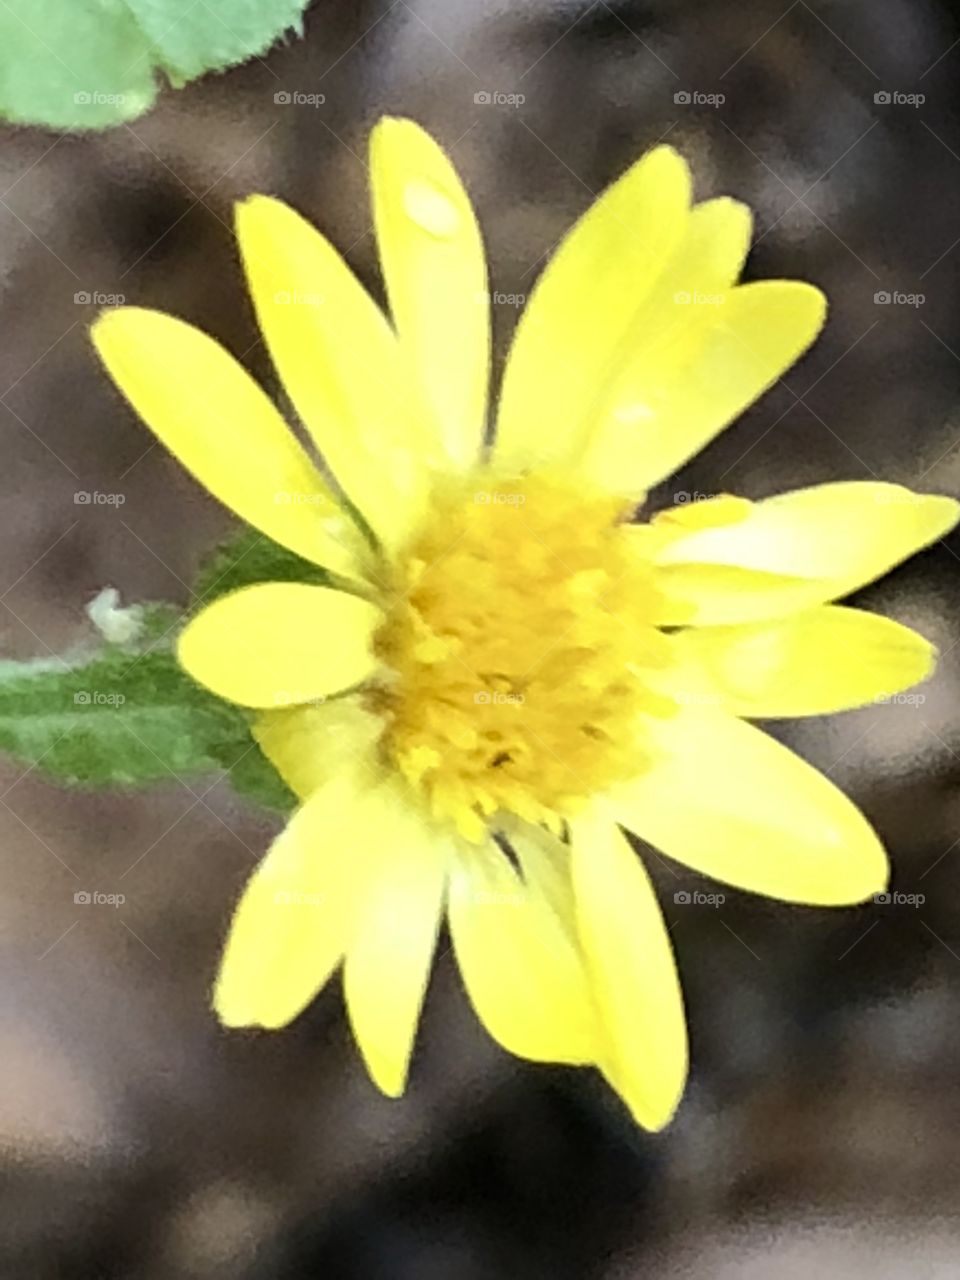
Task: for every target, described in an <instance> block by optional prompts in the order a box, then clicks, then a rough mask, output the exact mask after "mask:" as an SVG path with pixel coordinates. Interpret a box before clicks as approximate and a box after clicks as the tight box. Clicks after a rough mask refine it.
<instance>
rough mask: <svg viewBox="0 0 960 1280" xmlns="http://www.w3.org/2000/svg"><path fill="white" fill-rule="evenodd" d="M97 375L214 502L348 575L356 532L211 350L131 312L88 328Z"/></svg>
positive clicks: (253, 390) (241, 377)
mask: <svg viewBox="0 0 960 1280" xmlns="http://www.w3.org/2000/svg"><path fill="white" fill-rule="evenodd" d="M91 336H92V338H93V342H94V345H95V346H96V348H97V351H98V353H99V355H100V359H101V360H102V361H103V363H104V365H105V366H106V368H107V372H108V373H109V374H110V376H111V378H113V380H114V382H115V383H116V384H117V386H118V387H119V388H120V390H121V391H122V392H123V394H124V395H125V396H126V398H127V399H128V400H129V402H130V404H131V405H132V406H133V408H134V409H135V410H136V412H137V413H138V414H139V415H140V416H141V418H143V420H144V422H146V424H147V426H148V427H149V428H150V430H151V431H152V432H153V433H154V435H156V436H157V437H158V438H159V439H160V441H161V442H162V443H163V444H164V445H166V447H167V448H168V449H169V450H170V452H171V453H173V454H174V455H175V457H176V458H177V459H178V460H179V461H180V462H181V463H182V464H183V466H184V467H186V469H187V470H188V471H189V472H190V473H191V474H192V475H194V476H195V477H196V478H197V480H199V481H200V483H201V484H202V485H204V487H205V488H207V489H209V491H210V492H211V493H212V494H213V496H214V497H215V498H219V500H220V501H221V502H223V503H225V504H226V505H227V506H228V507H230V508H231V510H233V511H235V512H236V513H237V515H238V516H241V517H242V518H243V519H244V520H246V521H248V522H249V523H250V524H252V525H253V526H254V527H255V528H257V529H259V530H260V531H261V532H262V533H265V534H267V536H268V537H271V538H273V539H274V540H275V541H276V542H279V543H281V544H282V545H283V546H285V547H289V548H290V550H291V551H296V552H297V553H298V554H299V555H302V556H306V558H307V559H308V560H312V561H313V562H314V563H316V564H321V565H323V566H324V567H325V568H327V569H332V570H334V571H335V572H337V573H343V574H352V573H356V572H357V569H356V562H355V556H354V551H353V548H355V547H356V545H357V540H356V530H355V529H354V528H353V526H352V524H351V522H350V521H349V520H348V519H347V518H346V517H345V516H344V513H343V509H342V508H341V507H340V506H339V505H338V503H337V502H336V501H335V499H334V497H333V495H332V494H331V492H330V489H329V487H328V485H327V484H326V482H325V481H324V480H323V478H322V477H321V475H320V473H319V472H318V471H317V469H316V467H314V465H313V464H312V463H311V461H310V459H309V458H308V457H307V455H306V453H305V452H304V450H303V449H302V448H301V447H300V445H299V444H298V443H297V441H296V439H295V437H294V436H293V434H292V432H290V431H289V429H288V428H287V425H286V423H285V422H284V421H283V419H282V418H281V416H280V414H279V413H278V412H277V410H276V409H275V408H274V406H273V404H272V403H271V402H270V400H269V399H268V397H267V396H266V395H265V393H264V392H263V391H262V390H261V388H260V387H259V386H258V385H257V384H256V382H254V380H253V379H252V378H251V377H250V375H249V374H248V373H247V372H246V370H245V369H243V368H242V367H241V365H239V364H238V363H237V361H236V360H234V358H233V356H231V355H230V354H229V353H228V352H227V351H225V350H224V348H223V347H221V346H220V345H219V343H217V342H214V340H213V339H212V338H210V337H208V336H207V334H205V333H203V332H202V331H201V330H200V329H195V328H194V327H193V326H192V325H189V324H185V323H184V321H182V320H177V319H175V318H174V317H173V316H167V315H164V314H163V313H162V312H159V311H145V310H142V309H141V308H139V307H121V308H119V309H118V310H116V311H108V312H106V313H105V314H104V315H102V316H101V317H100V319H99V320H97V322H96V324H95V325H94V326H93V330H92V334H91Z"/></svg>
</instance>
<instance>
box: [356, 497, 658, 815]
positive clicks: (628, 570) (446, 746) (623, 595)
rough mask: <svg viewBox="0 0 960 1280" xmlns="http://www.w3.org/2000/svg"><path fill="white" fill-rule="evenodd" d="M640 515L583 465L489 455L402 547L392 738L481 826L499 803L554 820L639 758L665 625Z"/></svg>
mask: <svg viewBox="0 0 960 1280" xmlns="http://www.w3.org/2000/svg"><path fill="white" fill-rule="evenodd" d="M628 516H629V510H624V506H623V500H622V499H619V498H615V497H611V496H610V495H609V494H598V493H586V494H584V492H583V490H582V488H581V487H580V486H579V485H577V484H576V482H575V481H574V480H572V479H571V480H565V479H561V478H553V477H544V476H537V477H536V478H530V477H527V476H521V477H510V476H495V475H492V474H491V473H490V472H479V473H476V474H475V475H474V477H473V478H472V480H471V481H469V482H467V483H465V482H463V481H462V480H461V481H459V482H457V483H456V484H448V485H447V486H446V487H441V488H440V489H439V490H438V492H437V494H436V495H435V498H434V501H433V503H432V506H431V510H430V514H429V516H428V517H427V519H426V520H425V521H424V523H423V525H422V526H421V528H420V529H419V531H418V532H417V534H416V536H415V537H414V538H413V539H412V540H411V543H410V545H409V547H408V548H407V549H406V552H405V553H404V554H403V555H402V556H400V557H399V558H398V561H397V565H396V570H395V573H396V576H395V578H394V580H393V581H392V583H391V588H392V591H393V603H392V604H391V605H390V606H389V607H388V612H387V618H386V621H385V623H384V624H383V626H382V627H381V629H380V631H379V633H378V635H377V637H376V640H375V647H376V651H377V654H378V656H379V657H380V659H381V661H382V662H383V663H384V665H385V666H386V667H387V668H388V669H389V670H390V671H391V672H392V677H391V678H390V679H388V681H387V682H386V683H384V684H383V685H381V686H378V688H377V689H376V690H375V691H374V692H373V693H372V694H371V699H372V705H373V707H374V708H375V709H376V711H377V712H378V714H379V715H380V716H381V718H382V719H383V721H384V722H385V729H384V732H383V737H382V741H381V746H382V748H383V750H384V751H385V753H386V755H387V756H388V758H389V759H390V761H391V762H392V763H393V764H394V765H395V767H396V768H398V769H399V770H400V771H401V773H402V774H403V775H404V777H405V778H406V779H407V780H408V781H409V782H410V784H411V785H412V786H414V787H415V788H417V789H418V790H419V791H420V792H421V794H422V795H423V797H424V799H425V800H426V802H427V804H428V806H429V808H430V810H431V811H432V813H433V814H434V815H435V816H436V817H438V818H445V819H451V820H452V821H453V822H454V823H455V824H456V826H457V827H458V829H459V830H460V832H461V833H462V834H463V835H464V836H465V837H466V838H468V839H471V840H479V839H480V838H482V836H483V833H484V830H485V821H484V820H485V819H486V818H489V817H490V816H491V815H493V814H495V813H497V812H498V811H505V812H510V813H514V814H517V815H519V816H520V817H522V818H524V819H527V820H528V821H531V822H543V823H546V824H547V825H548V826H551V827H552V828H554V829H557V828H559V827H560V826H561V825H562V822H563V820H564V818H565V816H567V815H568V814H570V813H571V812H573V811H574V810H575V809H576V808H577V807H579V806H580V805H581V804H582V803H583V802H584V801H585V800H586V799H587V798H588V797H590V796H592V795H595V794H596V793H598V792H600V791H602V790H604V789H605V788H606V787H608V786H610V785H611V784H612V783H614V782H618V781H621V780H624V779H626V778H628V777H631V776H634V775H635V774H636V773H637V772H638V770H639V769H640V768H641V767H642V763H643V761H642V758H641V756H640V755H639V752H638V747H637V718H638V716H639V715H640V714H641V713H643V712H645V711H646V712H650V711H656V710H657V709H658V704H659V703H660V702H661V699H659V698H658V697H657V695H656V694H654V693H652V692H651V691H650V690H649V689H648V688H646V687H645V683H644V678H643V676H644V670H645V669H649V668H651V667H654V666H657V665H660V664H661V663H662V661H663V658H662V646H663V644H664V638H663V636H662V635H661V634H660V632H659V631H657V630H656V629H655V627H654V626H653V623H652V616H653V610H652V606H653V604H654V602H655V600H656V590H655V588H654V586H653V582H652V573H651V570H650V568H649V566H648V565H646V564H645V563H644V561H643V559H642V557H641V556H639V555H638V554H637V552H636V549H635V547H634V546H633V545H632V538H631V534H630V533H629V532H627V528H626V526H625V525H624V524H623V520H624V519H625V518H626V517H628Z"/></svg>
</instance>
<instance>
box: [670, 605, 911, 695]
mask: <svg viewBox="0 0 960 1280" xmlns="http://www.w3.org/2000/svg"><path fill="white" fill-rule="evenodd" d="M673 648H674V653H675V655H676V658H675V663H676V665H675V666H673V667H671V668H669V669H668V682H669V686H670V689H671V691H673V692H674V693H675V694H676V696H677V697H678V698H679V699H680V700H681V701H684V702H686V703H687V704H688V705H690V704H691V703H692V705H706V706H716V707H721V708H722V709H723V710H724V711H727V712H729V713H731V714H732V715H735V716H748V717H753V718H759V719H762V718H764V717H771V716H814V715H829V714H831V713H832V712H834V711H845V710H847V709H848V708H850V707H859V706H863V705H864V704H866V703H870V702H877V701H884V700H885V699H887V698H889V697H891V696H892V695H893V694H896V693H899V692H900V691H901V690H903V689H909V688H910V686H911V685H914V684H917V683H919V681H921V680H925V679H926V678H927V676H928V675H929V674H930V672H931V671H932V670H933V666H934V661H935V650H934V648H933V645H931V644H930V643H929V642H928V641H927V640H925V639H924V638H923V636H921V635H918V634H917V632H916V631H912V630H911V629H910V628H909V627H905V626H903V625H902V624H901V623H899V622H893V621H891V619H889V618H882V617H880V616H879V615H877V614H874V613H865V612H863V611H862V610H860V609H845V608H842V607H840V606H837V605H828V606H825V607H824V608H820V609H812V610H810V611H809V612H808V613H800V614H795V615H793V616H791V617H789V618H784V619H781V620H778V621H773V622H758V623H752V624H747V625H745V626H737V627H708V628H691V629H688V630H686V631H683V632H681V633H680V634H679V635H677V636H675V637H674V638H673Z"/></svg>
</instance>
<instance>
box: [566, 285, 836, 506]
mask: <svg viewBox="0 0 960 1280" xmlns="http://www.w3.org/2000/svg"><path fill="white" fill-rule="evenodd" d="M675 297H679V298H680V299H681V301H680V302H679V303H678V302H674V301H671V302H670V303H669V304H666V305H665V306H664V307H663V309H662V314H661V315H658V317H657V326H656V329H655V330H654V332H653V336H652V337H651V339H650V340H649V341H647V342H645V343H641V344H639V345H638V346H637V347H636V348H635V349H634V350H633V351H632V352H630V353H629V355H628V356H627V357H626V358H625V359H624V362H623V365H622V368H621V369H620V370H618V371H617V374H616V376H615V377H614V378H613V380H612V382H611V384H610V386H609V387H608V388H606V389H605V394H604V397H603V400H602V402H601V403H599V404H598V406H597V420H598V423H599V426H598V428H597V430H596V431H595V433H594V434H593V435H592V437H591V441H590V446H589V448H588V451H587V454H586V457H585V459H584V464H583V466H584V476H585V479H586V480H587V481H589V482H590V483H593V484H598V485H602V486H604V487H607V488H610V489H612V490H613V491H614V492H624V493H641V492H643V491H645V490H648V489H650V488H652V487H653V485H655V484H657V483H659V481H661V480H663V479H664V478H665V477H666V476H669V475H671V474H672V473H673V472H674V471H676V469H677V468H678V467H679V466H681V465H682V463H684V462H686V460H687V459H688V458H690V457H692V456H693V454H695V453H699V452H700V450H701V449H703V448H704V447H705V446H706V445H707V444H708V443H709V442H710V441H711V440H712V439H713V438H714V436H716V435H717V434H718V433H719V432H720V431H721V430H722V429H723V428H724V427H725V426H727V425H728V424H729V423H730V422H732V421H733V419H734V418H736V417H737V415H738V414H740V413H742V412H743V410H744V409H746V408H747V407H748V405H750V404H752V403H753V401H754V400H756V399H757V398H758V397H759V396H760V395H762V394H763V392H764V391H765V390H766V389H767V388H768V387H770V386H771V385H772V384H773V383H774V382H775V381H776V380H777V379H778V378H779V377H780V376H781V374H783V373H784V372H785V371H786V370H787V369H789V368H790V366H791V365H792V364H794V362H795V361H796V360H797V359H798V358H799V357H800V356H801V355H802V354H803V352H804V351H805V350H806V349H807V347H809V346H810V344H811V343H812V342H813V340H814V338H815V337H816V336H817V334H818V333H819V332H820V329H821V327H822V325H823V320H824V315H825V314H826V300H825V298H824V297H823V294H822V293H820V291H819V290H818V289H815V288H814V287H813V286H812V285H809V284H804V283H802V282H801V281H799V280H762V281H759V282H757V283H755V284H747V285H743V286H741V287H740V288H736V289H733V290H729V291H726V292H723V291H719V290H717V289H715V288H710V287H708V288H704V287H702V286H701V287H700V288H699V289H696V290H693V291H689V292H686V291H685V292H684V293H681V294H677V295H675ZM698 297H699V298H701V299H707V301H701V302H699V303H698V302H696V299H697V298H698ZM687 298H689V299H691V301H689V302H688V301H686V299H687ZM677 313H680V316H681V319H682V320H685V321H686V322H685V323H678V320H677Z"/></svg>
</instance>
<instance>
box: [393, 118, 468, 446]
mask: <svg viewBox="0 0 960 1280" xmlns="http://www.w3.org/2000/svg"><path fill="white" fill-rule="evenodd" d="M370 177H371V183H372V192H373V212H374V221H375V224H376V229H377V246H378V248H379V251H380V261H381V264H382V267H383V275H384V279H385V282H386V286H387V296H388V298H389V300H390V309H391V312H392V313H393V320H394V324H395V325H396V327H397V333H398V335H399V338H400V346H401V349H402V351H403V352H404V355H405V356H406V358H407V360H408V361H409V363H410V367H411V368H412V369H413V371H414V373H415V375H416V376H417V377H418V378H419V380H420V382H421V384H422V385H423V387H424V388H425V391H426V396H427V400H428V402H429V404H430V407H431V408H432V409H433V412H434V415H435V418H436V422H437V428H438V431H439V433H440V435H441V437H442V440H443V444H444V447H445V449H446V452H447V454H448V456H449V457H450V459H451V460H452V462H453V463H454V464H455V465H456V466H457V467H466V466H470V465H472V464H473V463H474V462H475V461H476V459H477V456H478V454H479V452H480V448H481V445H482V444H483V435H484V427H485V422H486V411H487V384H488V381H489V378H490V301H489V295H488V292H487V268H486V260H485V258H484V253H483V242H482V240H481V238H480V228H479V227H478V225H477V219H476V217H475V215H474V212H473V207H472V205H471V204H470V198H469V196H468V195H467V193H466V191H465V190H464V188H463V184H462V183H461V181H460V179H459V177H458V176H457V173H456V170H455V169H454V167H453V165H452V164H451V163H450V161H449V159H448V158H447V156H446V155H445V154H444V152H443V151H442V150H441V148H440V147H439V146H437V144H436V142H434V140H433V139H432V138H431V137H430V135H429V134H428V133H426V132H425V131H424V130H423V129H421V128H420V126H419V125H417V124H414V122H413V121H412V120H396V119H390V118H387V119H383V120H381V121H380V123H379V124H378V125H377V126H376V128H375V129H374V131H373V134H372V135H371V139H370Z"/></svg>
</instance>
